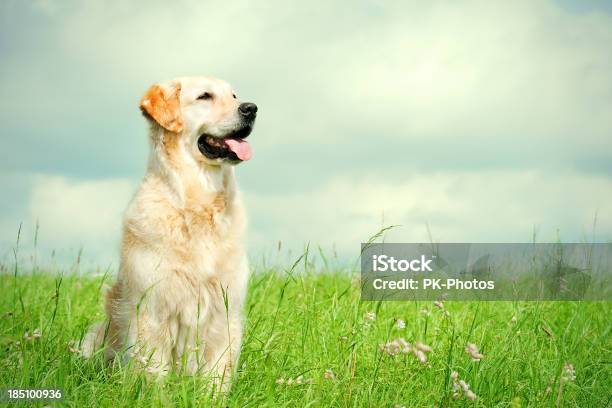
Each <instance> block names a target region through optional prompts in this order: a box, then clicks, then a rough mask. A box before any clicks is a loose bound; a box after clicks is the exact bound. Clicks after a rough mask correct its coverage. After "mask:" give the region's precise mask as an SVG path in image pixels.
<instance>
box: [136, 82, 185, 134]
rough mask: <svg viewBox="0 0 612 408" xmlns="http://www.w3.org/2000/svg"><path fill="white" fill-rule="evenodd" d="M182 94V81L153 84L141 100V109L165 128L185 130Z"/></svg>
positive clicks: (176, 131) (178, 130) (175, 131)
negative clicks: (182, 115)
mask: <svg viewBox="0 0 612 408" xmlns="http://www.w3.org/2000/svg"><path fill="white" fill-rule="evenodd" d="M180 95H181V84H180V83H174V84H172V85H168V86H166V85H153V86H152V87H151V88H149V90H148V91H147V93H145V95H144V96H143V97H142V99H141V100H140V109H141V110H142V113H143V114H144V115H145V116H147V117H149V118H151V119H153V120H154V121H155V122H157V123H158V124H159V125H160V126H161V127H163V128H164V129H167V130H169V131H171V132H174V133H179V132H180V131H182V130H183V119H182V118H181V102H180Z"/></svg>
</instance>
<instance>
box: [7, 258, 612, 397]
mask: <svg viewBox="0 0 612 408" xmlns="http://www.w3.org/2000/svg"><path fill="white" fill-rule="evenodd" d="M5 271H6V269H5ZM103 281H104V278H103V277H95V278H93V277H84V276H81V277H79V276H76V275H72V276H64V277H61V276H53V275H51V274H45V273H35V274H27V275H19V276H16V275H13V274H11V273H5V274H2V275H0V290H1V293H2V297H1V299H0V315H1V317H2V318H1V320H0V325H1V326H0V327H1V329H0V336H1V337H0V342H1V343H0V346H1V352H0V364H1V367H2V370H0V387H9V386H10V387H21V388H33V387H60V388H61V389H63V391H64V394H65V401H64V403H62V404H64V405H68V406H75V407H87V406H114V407H123V406H130V407H131V406H142V407H150V406H160V407H167V406H185V407H191V406H232V407H233V406H251V407H262V406H274V407H284V406H286V407H295V406H299V407H307V406H316V407H332V406H341V407H366V406H372V407H393V406H395V405H396V404H398V405H399V406H406V407H426V406H427V407H432V406H439V407H442V406H470V407H471V406H480V407H482V406H486V407H494V406H498V407H519V406H537V407H540V406H556V405H560V406H580V407H607V406H610V404H611V403H612V400H611V390H612V365H611V364H612V363H611V362H612V356H611V346H612V344H611V341H610V330H611V328H612V324H611V321H610V316H611V315H612V314H611V306H610V303H606V302H446V304H445V305H444V307H445V310H447V311H448V316H445V314H444V312H443V310H441V309H439V308H437V307H435V306H434V304H433V302H424V301H420V302H383V303H375V302H360V299H359V286H358V283H356V282H355V281H354V280H352V279H351V278H350V277H349V276H348V275H347V274H345V273H341V272H337V273H306V272H305V273H302V274H287V273H285V272H282V270H266V271H262V272H259V273H257V274H255V275H254V276H252V278H251V281H250V287H249V297H248V302H247V305H246V310H245V313H246V316H247V323H246V324H247V328H246V334H245V337H244V344H243V348H242V354H241V358H240V364H239V369H238V372H237V375H236V377H235V382H234V385H233V387H232V389H231V392H230V393H229V395H227V396H226V397H225V398H217V399H213V398H211V395H210V391H209V389H208V387H207V382H206V379H204V378H201V377H187V376H180V375H175V374H171V375H169V376H167V377H166V378H164V379H163V380H158V381H152V380H151V379H150V378H148V377H147V376H145V375H143V374H140V373H138V372H136V371H135V370H133V369H131V368H130V367H129V366H127V367H125V366H124V367H122V366H120V365H119V364H118V363H114V364H105V363H103V362H102V360H101V359H100V358H94V359H91V360H83V359H82V358H80V357H79V356H78V355H77V354H75V353H72V352H70V350H69V347H68V342H69V340H71V339H78V338H80V337H81V336H82V335H83V332H84V331H85V330H86V328H87V327H88V326H89V324H91V323H92V322H95V321H98V320H102V319H103V314H102V297H103V293H104V289H103V287H104V285H103V284H104V283H105V282H103ZM106 281H107V282H106V283H108V282H109V281H110V278H107V279H106ZM424 309H425V310H427V311H428V313H424V312H423V310H424ZM368 312H373V313H375V315H376V318H375V320H373V321H371V320H368V319H366V318H365V315H366V313H368ZM513 317H514V318H513ZM398 318H400V319H403V320H404V321H405V322H406V327H405V328H404V329H399V328H397V326H396V324H395V323H396V319H398ZM37 328H38V329H39V330H40V333H41V335H40V337H39V338H35V339H31V340H26V339H24V333H25V332H29V333H32V331H33V330H34V329H37ZM398 337H403V338H405V339H406V340H407V341H408V342H411V343H414V342H415V341H421V342H423V343H425V344H427V345H429V346H431V348H432V351H431V352H430V353H429V354H428V361H427V363H426V364H421V363H420V362H419V361H417V359H416V358H415V357H414V356H413V355H412V354H411V353H409V354H399V355H396V356H389V355H387V354H385V353H382V352H381V351H380V350H379V344H381V343H386V342H389V341H391V340H392V339H394V338H398ZM17 342H19V344H17ZM467 343H475V344H477V345H478V346H479V348H480V351H481V352H482V353H483V354H484V358H483V359H482V360H480V361H472V360H471V359H470V357H469V356H468V355H467V354H466V352H465V346H466V344H467ZM565 363H571V364H572V365H573V366H574V367H575V370H576V379H575V381H565V382H562V381H561V380H560V377H561V374H562V369H563V366H564V364H565ZM326 370H331V372H333V377H334V378H333V379H332V378H326V375H325V372H326ZM454 370H456V371H457V372H458V373H459V377H460V378H461V379H464V380H465V381H466V382H467V383H469V385H470V387H471V389H472V390H473V391H474V392H475V393H476V394H477V395H478V398H477V399H476V400H475V401H470V400H468V399H465V398H460V399H458V400H455V399H453V398H452V392H453V390H452V380H451V378H450V373H451V371H454ZM300 376H302V378H303V382H304V383H303V384H301V385H300V384H292V385H287V384H286V382H285V383H284V384H277V379H279V378H284V379H285V380H287V379H289V378H291V379H294V380H295V379H296V378H298V377H300ZM327 377H330V375H329V374H328V375H327ZM310 379H311V381H307V380H310ZM45 404H48V405H52V406H53V405H62V404H60V403H48V402H46V403H41V402H37V403H36V404H34V405H35V406H42V405H45ZM12 405H14V406H20V404H12ZM21 406H25V403H24V405H21Z"/></svg>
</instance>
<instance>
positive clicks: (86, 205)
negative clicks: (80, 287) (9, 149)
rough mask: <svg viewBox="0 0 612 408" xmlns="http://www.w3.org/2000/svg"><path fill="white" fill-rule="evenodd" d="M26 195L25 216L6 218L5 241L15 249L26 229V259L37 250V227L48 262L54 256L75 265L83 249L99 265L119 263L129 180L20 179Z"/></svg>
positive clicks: (23, 241)
mask: <svg viewBox="0 0 612 408" xmlns="http://www.w3.org/2000/svg"><path fill="white" fill-rule="evenodd" d="M16 180H18V181H19V182H20V183H21V184H22V186H21V187H20V188H24V187H25V188H26V189H27V190H28V194H27V196H26V197H24V198H25V200H26V202H27V204H26V206H25V208H24V211H21V212H13V213H12V214H9V215H8V217H7V216H6V214H5V215H4V216H3V217H2V220H1V222H0V224H2V225H4V226H6V227H7V228H3V233H2V237H0V238H1V240H2V241H3V242H4V243H5V244H6V245H11V246H14V240H15V237H16V234H17V230H18V225H19V223H21V224H22V236H21V245H20V246H21V247H22V248H23V251H24V254H25V253H28V252H32V251H33V249H34V248H33V246H34V239H35V238H34V234H35V230H36V226H37V225H38V228H39V231H38V250H39V252H40V253H41V254H42V255H43V257H42V258H43V259H46V260H49V256H50V255H51V253H52V252H53V251H54V252H55V254H56V257H57V260H59V261H60V263H63V264H66V263H69V262H72V261H74V259H75V256H76V254H77V253H78V251H79V250H81V249H82V250H83V251H84V254H85V257H84V259H87V260H88V261H96V262H100V266H105V265H107V264H109V263H113V264H115V265H116V264H117V262H116V260H117V255H118V249H119V237H120V234H121V220H122V214H123V210H124V209H125V208H126V206H127V203H128V202H129V200H130V197H131V195H132V194H133V191H134V187H135V186H134V183H133V182H131V181H130V180H127V179H105V180H78V179H67V178H65V177H61V176H48V175H34V176H30V177H17V178H16Z"/></svg>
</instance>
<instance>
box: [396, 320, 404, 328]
mask: <svg viewBox="0 0 612 408" xmlns="http://www.w3.org/2000/svg"><path fill="white" fill-rule="evenodd" d="M395 327H397V328H398V329H400V330H401V329H405V328H406V322H405V321H403V320H402V319H397V320H396V321H395Z"/></svg>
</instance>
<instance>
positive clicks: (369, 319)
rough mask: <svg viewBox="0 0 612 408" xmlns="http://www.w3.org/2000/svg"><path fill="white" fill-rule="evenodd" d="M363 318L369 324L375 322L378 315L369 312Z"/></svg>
mask: <svg viewBox="0 0 612 408" xmlns="http://www.w3.org/2000/svg"><path fill="white" fill-rule="evenodd" d="M363 318H364V320H365V321H367V322H373V321H374V320H376V313H374V312H367V313H366V314H365V316H364V317H363Z"/></svg>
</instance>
